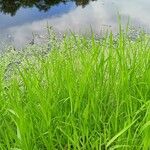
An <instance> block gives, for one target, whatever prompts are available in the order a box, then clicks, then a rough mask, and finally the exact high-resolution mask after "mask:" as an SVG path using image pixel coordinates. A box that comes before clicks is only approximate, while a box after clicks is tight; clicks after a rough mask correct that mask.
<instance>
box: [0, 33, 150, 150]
mask: <svg viewBox="0 0 150 150" xmlns="http://www.w3.org/2000/svg"><path fill="white" fill-rule="evenodd" d="M49 44H51V50H50V51H49V47H48V46H47V45H46V44H44V45H41V46H36V45H33V46H30V47H27V48H25V49H23V50H22V51H15V50H13V48H9V50H10V52H6V53H4V54H3V55H2V56H1V60H0V81H1V82H0V149H2V150H6V149H14V150H16V149H19V150H61V149H62V150H71V149H72V150H73V149H76V150H106V149H110V150H114V149H117V150H118V149H121V150H141V149H143V150H148V149H149V148H150V44H149V36H148V35H146V34H144V33H141V34H140V35H139V36H138V37H137V38H136V39H134V40H132V39H130V38H129V37H128V34H127V33H125V32H123V31H121V30H120V33H119V35H118V36H117V37H114V36H113V34H112V33H109V34H107V35H106V36H105V37H104V38H103V39H100V40H96V39H95V38H94V35H93V36H92V37H91V38H86V37H84V36H75V35H70V36H66V37H64V38H63V39H62V40H60V41H58V40H57V39H56V38H53V40H52V41H50V43H49ZM49 44H48V45H49Z"/></svg>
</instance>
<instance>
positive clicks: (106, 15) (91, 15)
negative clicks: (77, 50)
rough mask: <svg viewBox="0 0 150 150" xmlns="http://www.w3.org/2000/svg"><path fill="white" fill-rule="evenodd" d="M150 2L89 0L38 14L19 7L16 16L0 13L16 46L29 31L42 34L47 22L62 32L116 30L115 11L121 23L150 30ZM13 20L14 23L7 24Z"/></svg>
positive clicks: (28, 37)
mask: <svg viewBox="0 0 150 150" xmlns="http://www.w3.org/2000/svg"><path fill="white" fill-rule="evenodd" d="M149 7H150V1H149V0H121V1H120V0H98V1H94V2H90V3H89V5H87V6H86V7H85V8H82V7H81V6H79V7H76V6H75V4H74V3H71V2H70V3H68V5H64V4H60V5H58V6H55V7H53V8H52V9H50V10H49V11H48V12H46V13H39V12H38V10H37V9H35V8H32V9H22V10H19V12H18V13H17V15H16V16H15V18H14V19H13V18H11V19H10V17H9V16H7V17H8V18H7V17H6V18H4V19H3V17H4V16H2V15H0V20H1V18H2V20H3V22H2V24H1V25H0V27H3V26H5V28H4V31H5V33H8V34H10V35H12V36H13V39H14V43H15V45H18V44H19V45H23V44H24V43H26V42H27V41H30V40H31V38H32V36H31V35H32V33H39V34H43V33H44V31H45V30H44V28H45V27H46V25H47V23H49V25H51V26H53V27H54V28H55V30H57V31H59V32H64V31H66V30H68V29H71V30H72V31H74V32H78V33H80V32H86V31H87V30H89V29H90V28H91V27H92V28H93V31H95V32H96V33H100V32H101V31H103V30H105V29H110V30H113V31H114V32H116V30H117V26H118V22H117V14H118V12H119V14H120V15H121V17H122V22H123V23H124V24H126V23H127V21H128V18H130V23H131V24H133V25H135V26H137V27H139V26H141V27H144V28H145V30H150V15H149V14H150V9H149ZM10 22H13V23H14V24H13V25H10Z"/></svg>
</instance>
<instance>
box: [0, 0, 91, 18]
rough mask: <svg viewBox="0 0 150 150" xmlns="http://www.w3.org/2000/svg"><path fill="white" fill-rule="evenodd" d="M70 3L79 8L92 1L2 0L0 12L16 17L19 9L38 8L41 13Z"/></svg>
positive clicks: (0, 1)
mask: <svg viewBox="0 0 150 150" xmlns="http://www.w3.org/2000/svg"><path fill="white" fill-rule="evenodd" d="M68 1H75V3H76V5H77V6H78V5H82V7H85V6H86V5H87V4H88V3H89V2H90V1H91V0H0V12H1V13H4V14H10V15H11V16H14V15H15V14H16V12H17V10H18V9H20V8H31V7H37V8H38V9H39V10H40V11H47V10H48V9H50V8H51V7H52V6H54V5H56V4H59V3H60V2H63V3H67V2H68ZM92 1H94V0H92Z"/></svg>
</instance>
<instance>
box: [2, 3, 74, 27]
mask: <svg viewBox="0 0 150 150" xmlns="http://www.w3.org/2000/svg"><path fill="white" fill-rule="evenodd" d="M74 8H76V5H75V3H74V2H68V3H67V5H66V4H64V3H60V4H58V5H56V6H53V7H51V9H49V10H48V11H47V12H43V11H39V10H38V9H37V8H36V7H33V8H21V9H20V10H18V11H17V14H16V15H15V16H13V17H11V16H10V15H4V14H1V13H0V29H2V28H3V29H4V28H8V27H11V26H15V25H21V24H25V23H30V22H33V21H37V20H42V19H45V18H50V17H53V16H59V15H61V14H64V13H67V12H69V11H70V10H73V9H74Z"/></svg>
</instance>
